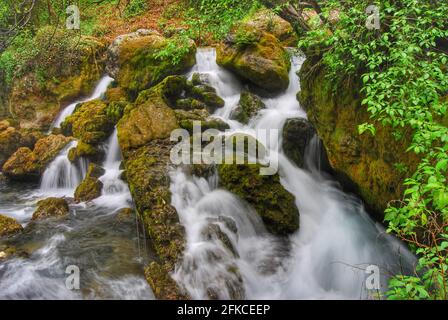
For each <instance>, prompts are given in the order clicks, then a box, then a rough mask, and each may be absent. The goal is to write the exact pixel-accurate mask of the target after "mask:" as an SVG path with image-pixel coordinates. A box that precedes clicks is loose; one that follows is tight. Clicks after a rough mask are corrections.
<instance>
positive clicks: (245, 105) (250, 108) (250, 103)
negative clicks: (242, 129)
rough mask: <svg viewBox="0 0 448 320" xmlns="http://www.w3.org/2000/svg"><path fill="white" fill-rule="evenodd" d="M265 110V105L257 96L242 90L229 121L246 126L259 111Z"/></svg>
mask: <svg viewBox="0 0 448 320" xmlns="http://www.w3.org/2000/svg"><path fill="white" fill-rule="evenodd" d="M265 108H266V105H265V104H264V103H263V101H262V100H261V99H260V98H259V97H258V96H256V95H255V94H253V93H251V92H249V91H247V90H243V92H241V98H240V101H239V102H238V105H237V107H236V108H235V109H234V110H233V111H232V114H231V119H234V120H237V121H239V122H241V123H243V124H247V123H249V120H250V119H251V118H252V117H254V116H256V115H257V113H258V112H259V111H260V110H262V109H265Z"/></svg>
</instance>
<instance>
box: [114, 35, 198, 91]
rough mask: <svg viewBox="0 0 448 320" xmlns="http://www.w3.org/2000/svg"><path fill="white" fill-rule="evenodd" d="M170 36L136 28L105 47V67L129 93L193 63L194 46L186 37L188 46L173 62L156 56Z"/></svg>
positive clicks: (165, 46)
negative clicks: (106, 64)
mask: <svg viewBox="0 0 448 320" xmlns="http://www.w3.org/2000/svg"><path fill="white" fill-rule="evenodd" d="M169 41H170V39H167V38H165V37H164V36H162V35H161V34H159V33H158V32H157V31H154V30H144V29H142V30H138V31H137V32H134V33H131V34H127V35H122V36H120V37H118V38H117V39H115V40H114V42H113V43H112V44H111V46H110V47H109V49H108V56H109V58H108V61H109V62H108V67H107V69H108V71H109V73H110V74H111V76H112V77H113V78H115V79H116V81H117V82H118V84H119V86H120V87H122V88H123V89H124V90H126V91H127V92H128V93H129V94H130V95H131V96H135V95H137V93H138V92H139V91H141V90H144V89H148V88H150V87H151V86H153V85H155V84H157V83H158V82H160V81H161V80H163V79H164V78H165V77H167V76H169V75H174V74H179V73H183V72H185V71H187V70H188V69H189V68H191V67H192V66H193V65H194V64H195V63H196V46H195V44H194V41H190V43H189V50H187V51H186V52H185V53H184V54H183V56H181V57H180V59H179V60H180V61H179V63H177V64H173V63H172V61H171V58H170V57H169V56H167V57H158V56H157V54H158V53H159V52H160V51H162V50H164V49H166V48H167V46H168V45H169V43H170V42H169Z"/></svg>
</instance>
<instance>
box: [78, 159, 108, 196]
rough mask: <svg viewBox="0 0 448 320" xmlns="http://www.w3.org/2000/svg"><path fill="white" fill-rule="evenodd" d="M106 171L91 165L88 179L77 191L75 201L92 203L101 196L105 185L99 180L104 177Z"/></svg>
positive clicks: (85, 179) (86, 178) (87, 175)
mask: <svg viewBox="0 0 448 320" xmlns="http://www.w3.org/2000/svg"><path fill="white" fill-rule="evenodd" d="M104 172H105V171H104V169H103V168H101V167H100V166H98V165H96V164H93V163H91V164H90V165H89V169H88V170H87V174H86V177H85V178H84V180H83V181H82V182H81V183H80V185H79V186H78V187H77V188H76V190H75V201H76V202H84V201H91V200H93V199H96V198H98V197H99V196H101V192H102V189H103V183H102V182H101V181H100V180H99V178H100V177H101V176H102V175H104Z"/></svg>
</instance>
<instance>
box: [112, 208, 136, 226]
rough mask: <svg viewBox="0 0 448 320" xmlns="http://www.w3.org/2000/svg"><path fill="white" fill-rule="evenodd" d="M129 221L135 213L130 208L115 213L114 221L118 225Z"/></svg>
mask: <svg viewBox="0 0 448 320" xmlns="http://www.w3.org/2000/svg"><path fill="white" fill-rule="evenodd" d="M131 219H135V211H134V209H132V208H123V209H120V210H119V211H118V213H117V217H116V218H115V221H116V222H118V223H120V222H124V221H129V220H131Z"/></svg>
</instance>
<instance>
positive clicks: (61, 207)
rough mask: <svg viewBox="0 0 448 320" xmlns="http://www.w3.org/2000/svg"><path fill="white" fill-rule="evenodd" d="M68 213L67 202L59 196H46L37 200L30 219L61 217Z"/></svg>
mask: <svg viewBox="0 0 448 320" xmlns="http://www.w3.org/2000/svg"><path fill="white" fill-rule="evenodd" d="M68 214H69V206H68V202H67V200H65V199H61V198H47V199H44V200H40V201H39V202H37V209H36V211H34V213H33V217H32V220H40V219H45V218H49V217H63V216H66V215H68Z"/></svg>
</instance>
